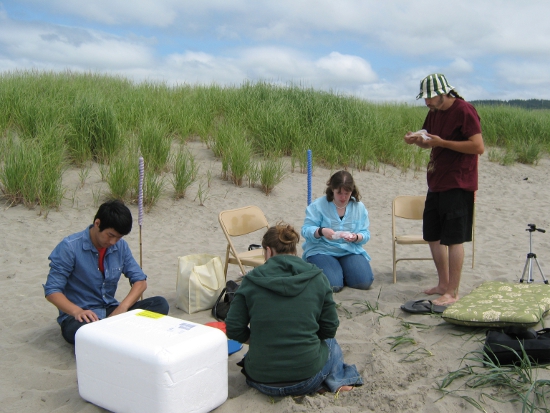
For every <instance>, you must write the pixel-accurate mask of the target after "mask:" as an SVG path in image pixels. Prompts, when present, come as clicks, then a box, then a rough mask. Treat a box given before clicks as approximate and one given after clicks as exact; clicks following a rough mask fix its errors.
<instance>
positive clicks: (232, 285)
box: [212, 280, 239, 321]
mask: <svg viewBox="0 0 550 413" xmlns="http://www.w3.org/2000/svg"><path fill="white" fill-rule="evenodd" d="M238 288H239V284H237V283H236V282H235V281H233V280H229V281H227V282H226V283H225V288H224V289H223V290H222V292H221V294H220V296H219V297H218V299H217V300H216V304H214V307H212V315H213V316H214V318H215V319H216V320H218V321H224V320H225V318H226V317H227V313H228V312H229V307H230V306H231V301H233V298H234V297H235V292H236V291H237V289H238Z"/></svg>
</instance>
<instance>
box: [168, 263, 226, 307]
mask: <svg viewBox="0 0 550 413" xmlns="http://www.w3.org/2000/svg"><path fill="white" fill-rule="evenodd" d="M223 287H225V275H224V273H223V266H222V260H221V258H220V257H218V256H216V255H211V254H194V255H186V256H185V257H178V278H177V281H176V298H177V301H176V307H178V308H179V309H180V310H183V311H185V312H187V313H189V314H192V313H196V312H197V311H203V310H209V309H211V308H212V307H213V306H214V304H215V303H216V299H217V298H218V296H219V295H220V293H221V291H222V289H223Z"/></svg>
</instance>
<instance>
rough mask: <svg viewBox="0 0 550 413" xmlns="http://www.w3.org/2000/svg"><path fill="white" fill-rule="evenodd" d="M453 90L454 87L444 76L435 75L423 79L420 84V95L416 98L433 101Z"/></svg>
mask: <svg viewBox="0 0 550 413" xmlns="http://www.w3.org/2000/svg"><path fill="white" fill-rule="evenodd" d="M453 89H454V87H452V86H451V85H450V84H449V82H447V79H446V78H445V76H444V75H442V74H440V73H434V74H432V75H428V76H426V77H425V78H424V79H422V81H421V82H420V93H419V94H418V96H417V97H416V98H417V99H420V98H422V99H431V98H433V97H435V96H438V95H446V94H447V93H449V92H450V91H451V90H453Z"/></svg>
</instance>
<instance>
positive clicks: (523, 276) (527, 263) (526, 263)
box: [519, 257, 529, 283]
mask: <svg viewBox="0 0 550 413" xmlns="http://www.w3.org/2000/svg"><path fill="white" fill-rule="evenodd" d="M528 265H529V257H527V259H526V260H525V266H524V267H523V273H522V274H521V278H520V280H519V282H520V283H522V282H523V279H524V278H525V271H527V266H528ZM527 282H529V280H527Z"/></svg>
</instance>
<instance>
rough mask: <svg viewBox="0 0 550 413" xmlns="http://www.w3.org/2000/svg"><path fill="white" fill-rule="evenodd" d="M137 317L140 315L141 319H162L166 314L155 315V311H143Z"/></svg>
mask: <svg viewBox="0 0 550 413" xmlns="http://www.w3.org/2000/svg"><path fill="white" fill-rule="evenodd" d="M136 315H139V316H141V317H147V318H162V317H164V314H160V313H155V312H153V311H148V310H143V311H140V312H139V313H136Z"/></svg>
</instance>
